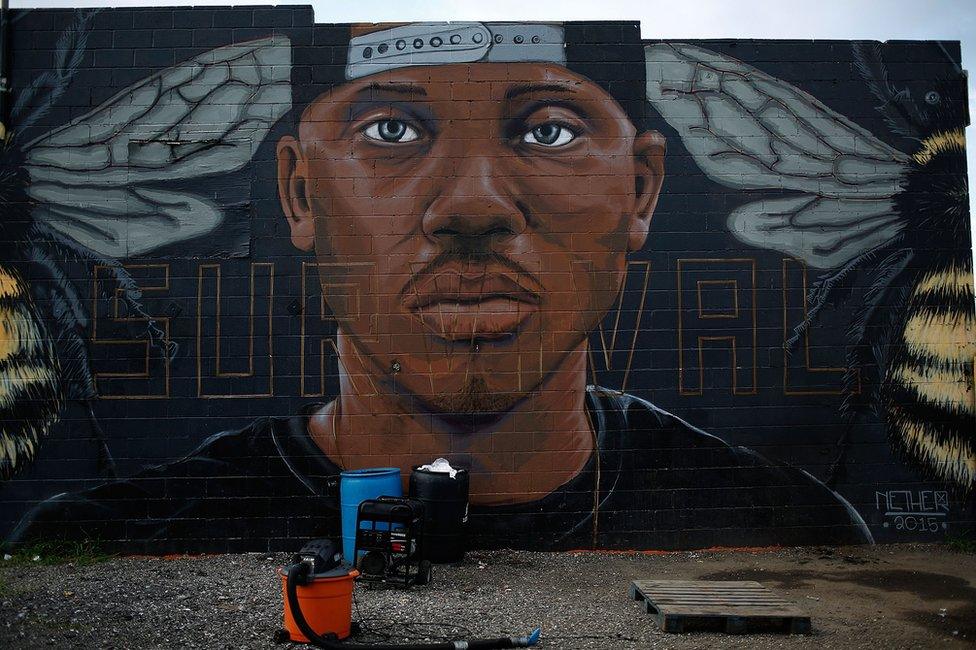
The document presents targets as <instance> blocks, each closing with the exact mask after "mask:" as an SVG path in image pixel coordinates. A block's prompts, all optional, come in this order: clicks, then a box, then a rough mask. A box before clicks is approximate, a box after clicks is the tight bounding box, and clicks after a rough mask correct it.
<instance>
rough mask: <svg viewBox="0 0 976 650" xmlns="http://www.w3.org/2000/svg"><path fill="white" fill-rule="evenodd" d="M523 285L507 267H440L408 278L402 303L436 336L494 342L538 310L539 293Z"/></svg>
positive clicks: (457, 339) (523, 279)
mask: <svg viewBox="0 0 976 650" xmlns="http://www.w3.org/2000/svg"><path fill="white" fill-rule="evenodd" d="M527 285H529V282H528V280H527V278H521V277H519V276H513V275H512V274H511V272H507V271H500V272H499V271H493V270H492V269H490V268H485V269H478V270H472V269H470V268H465V269H459V268H441V269H439V270H437V271H435V272H434V273H431V274H425V275H424V276H423V277H422V278H420V279H419V280H418V281H416V282H414V283H413V286H412V287H410V288H409V289H408V292H407V294H406V295H405V296H404V300H403V304H404V306H405V307H406V308H407V309H408V310H409V311H410V312H411V313H412V314H413V315H414V316H415V317H416V318H418V319H419V320H420V322H421V323H422V324H423V326H424V328H425V329H426V330H427V331H428V332H430V333H432V334H434V335H435V336H437V337H439V338H442V339H445V340H447V341H498V340H503V339H506V338H508V337H510V336H512V335H513V334H515V333H516V332H517V331H518V329H519V327H521V325H522V323H524V322H525V321H526V320H527V319H528V318H529V317H531V316H532V315H533V314H535V313H536V312H537V311H538V309H539V302H540V300H539V293H538V292H537V291H535V290H534V289H533V288H530V287H529V286H527Z"/></svg>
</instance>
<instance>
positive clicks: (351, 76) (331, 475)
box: [0, 7, 976, 551]
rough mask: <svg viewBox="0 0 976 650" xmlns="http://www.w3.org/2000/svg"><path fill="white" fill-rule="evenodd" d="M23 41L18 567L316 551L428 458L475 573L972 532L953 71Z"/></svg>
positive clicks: (535, 51)
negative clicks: (373, 481) (55, 554)
mask: <svg viewBox="0 0 976 650" xmlns="http://www.w3.org/2000/svg"><path fill="white" fill-rule="evenodd" d="M11 15H12V19H13V22H12V27H11V35H10V36H11V48H10V49H11V57H10V61H11V70H10V78H11V82H12V87H13V93H12V100H13V108H12V110H11V114H10V115H9V116H7V125H8V130H9V131H11V132H12V133H13V136H14V137H13V138H12V139H11V140H10V144H9V146H8V147H7V149H6V150H5V153H4V155H5V156H6V159H5V161H4V169H5V170H6V173H5V175H4V177H3V178H2V179H0V182H2V183H3V194H2V197H3V201H4V204H5V207H4V210H5V213H6V214H8V215H9V217H7V218H5V220H4V221H5V223H4V226H3V229H2V230H0V239H2V241H0V246H2V247H3V248H2V256H0V260H2V262H0V309H2V311H0V315H2V317H3V321H4V332H5V333H6V334H5V336H6V338H5V339H4V340H3V341H2V345H0V353H2V358H0V365H2V367H3V368H4V373H5V375H4V382H3V386H4V387H3V389H2V396H3V402H2V403H0V408H3V409H4V420H3V421H4V424H3V427H4V428H3V430H2V435H3V445H2V447H3V456H2V458H0V460H2V463H3V464H2V466H0V467H2V469H3V472H4V481H3V482H2V483H0V501H2V503H3V508H2V512H3V514H2V517H0V520H2V522H0V528H2V530H0V534H3V535H4V536H5V537H6V538H7V540H8V541H10V542H23V541H26V540H29V539H32V538H38V537H40V538H48V539H49V538H74V537H79V536H80V537H89V538H94V539H97V540H100V542H102V543H104V544H106V545H109V546H120V545H123V544H125V545H126V547H127V548H130V549H132V548H145V549H146V550H149V551H162V550H169V549H185V550H222V549H231V550H238V549H279V548H280V549H291V548H294V547H295V546H296V544H298V543H299V542H300V541H301V540H302V539H304V538H306V537H311V536H316V535H323V534H330V535H335V534H338V532H339V531H338V526H339V524H338V514H337V494H338V490H337V484H338V479H337V476H338V473H339V472H340V471H341V470H342V469H343V468H345V469H355V468H363V467H377V466H384V467H385V466H393V467H399V468H401V470H402V472H403V476H404V480H406V477H407V476H408V475H409V472H410V468H411V466H413V465H416V464H420V463H425V462H429V461H431V460H433V459H434V458H436V457H438V456H443V457H446V458H449V459H450V460H451V461H452V462H454V463H455V464H456V465H458V466H461V467H465V468H467V469H469V470H470V474H471V504H472V510H471V522H470V530H469V533H470V535H469V537H470V540H471V543H472V544H474V545H481V546H497V545H507V546H516V547H526V548H579V547H610V548H693V547H706V546H717V545H723V546H734V545H763V544H803V543H840V542H868V541H871V540H872V539H873V540H877V541H925V540H933V539H940V538H942V537H943V536H945V535H946V534H958V533H961V532H962V531H964V530H967V528H968V527H970V526H971V525H972V519H973V510H972V505H971V503H970V501H969V500H968V498H967V496H966V495H967V493H968V491H969V488H970V487H971V485H972V483H973V476H974V474H976V442H974V440H973V437H972V422H973V416H974V402H973V357H974V355H976V335H974V330H973V284H972V268H971V261H970V260H971V256H970V250H971V241H970V233H969V212H968V196H967V193H966V169H965V151H964V148H965V144H964V141H963V138H962V128H963V127H964V126H965V125H966V124H968V121H969V119H968V114H967V112H966V106H967V99H966V91H965V83H964V81H963V77H962V75H961V74H960V72H959V66H960V62H959V48H958V44H957V43H948V44H947V43H941V44H940V43H935V42H893V41H892V42H887V43H875V42H846V41H773V40H769V41H753V40H750V41H737V40H717V41H689V40H683V39H680V38H679V39H673V40H671V39H669V40H664V41H657V40H654V41H642V40H641V39H640V33H639V25H638V24H637V23H629V22H605V23H565V24H540V23H534V24H532V23H530V24H495V23H484V24H482V23H453V24H413V25H406V26H390V25H373V26H368V27H363V26H350V25H321V24H319V25H317V24H314V22H313V17H312V12H311V9H310V8H307V7H301V8H299V7H282V8H260V7H248V8H194V9H185V8H179V9H105V10H100V11H94V10H84V11H77V12H76V11H68V10H33V11H17V10H15V11H12V12H11ZM55 495H58V496H55ZM150 540H152V541H150Z"/></svg>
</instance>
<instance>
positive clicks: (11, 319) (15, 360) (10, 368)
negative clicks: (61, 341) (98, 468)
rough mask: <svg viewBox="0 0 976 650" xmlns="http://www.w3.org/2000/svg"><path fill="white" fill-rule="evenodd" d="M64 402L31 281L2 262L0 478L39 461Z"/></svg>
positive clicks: (57, 372) (0, 270)
mask: <svg viewBox="0 0 976 650" xmlns="http://www.w3.org/2000/svg"><path fill="white" fill-rule="evenodd" d="M63 402H64V397H63V394H62V387H61V381H60V371H59V366H58V359H57V356H56V355H55V353H54V347H53V345H52V343H51V340H50V337H49V336H48V334H47V332H46V329H45V327H44V322H43V320H42V319H41V317H40V316H39V314H38V311H37V308H36V307H35V305H34V302H33V300H32V298H31V295H30V292H29V291H28V288H27V285H26V284H25V283H24V281H23V280H22V279H21V277H20V275H19V274H18V273H17V272H16V271H15V270H14V269H12V268H11V267H8V266H0V479H7V478H10V477H11V476H12V475H13V474H14V473H15V472H17V471H18V470H19V469H21V468H22V467H23V466H24V465H25V464H27V463H28V462H29V461H30V460H32V459H33V457H34V454H35V451H36V447H37V443H38V441H39V440H40V438H41V437H42V436H43V435H45V434H46V433H47V432H48V431H49V430H50V428H51V427H52V426H53V425H54V424H55V422H57V420H58V414H59V413H60V411H61V406H62V404H63Z"/></svg>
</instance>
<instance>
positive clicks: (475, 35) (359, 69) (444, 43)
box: [346, 23, 566, 79]
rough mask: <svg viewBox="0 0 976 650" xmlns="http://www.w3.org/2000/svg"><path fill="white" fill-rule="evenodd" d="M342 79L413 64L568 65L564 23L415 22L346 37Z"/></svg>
mask: <svg viewBox="0 0 976 650" xmlns="http://www.w3.org/2000/svg"><path fill="white" fill-rule="evenodd" d="M347 61H348V64H347V65H346V79H359V78H360V77H365V76H368V75H371V74H376V73H378V72H385V71H386V70H393V69H396V68H406V67H408V66H413V65H447V64H450V63H474V62H475V61H482V62H486V63H510V62H537V61H538V62H545V63H558V64H561V65H565V64H566V43H565V38H564V35H563V28H562V26H560V25H557V24H550V23H413V24H411V25H404V26H403V27H393V28H392V29H385V30H383V31H380V32H373V33H372V34H365V35H363V36H357V37H355V38H353V39H352V40H351V41H349V57H348V58H347Z"/></svg>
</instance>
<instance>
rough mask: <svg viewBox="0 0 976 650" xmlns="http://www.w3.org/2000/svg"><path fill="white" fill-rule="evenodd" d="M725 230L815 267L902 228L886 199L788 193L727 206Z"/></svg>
mask: <svg viewBox="0 0 976 650" xmlns="http://www.w3.org/2000/svg"><path fill="white" fill-rule="evenodd" d="M728 227H729V230H731V231H732V233H733V234H734V235H735V236H736V237H737V238H738V239H739V240H740V241H742V242H744V243H746V244H749V245H751V246H756V247H758V248H768V249H772V250H778V251H781V252H783V253H786V254H787V255H790V256H791V257H796V258H799V259H802V260H803V261H804V262H806V263H807V265H809V266H811V267H815V268H819V269H828V268H836V267H838V266H841V265H843V264H845V263H847V262H849V261H850V260H853V259H854V258H856V257H858V256H859V255H862V254H864V253H866V252H867V251H869V250H872V249H873V248H876V247H877V246H880V245H881V244H884V243H885V242H887V241H890V240H891V239H893V238H894V237H896V236H897V235H898V233H900V232H901V231H902V229H903V228H904V227H905V224H904V222H903V221H902V219H901V218H900V217H899V216H898V213H897V212H896V210H895V207H894V204H893V202H892V200H891V199H873V200H870V201H861V200H856V199H846V198H833V197H823V196H793V197H784V198H773V199H764V200H762V201H755V202H753V203H748V204H746V205H743V206H741V207H739V208H736V209H735V210H733V211H732V214H730V215H729V219H728Z"/></svg>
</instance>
